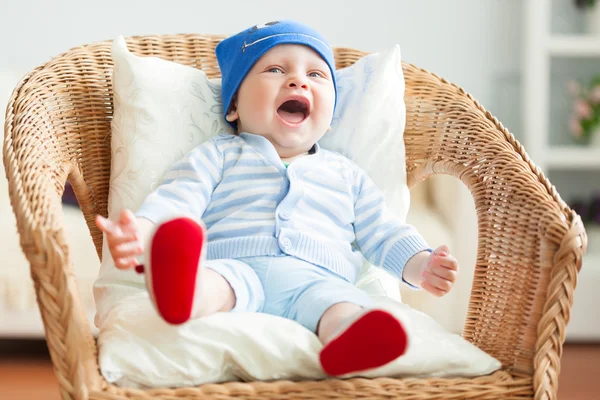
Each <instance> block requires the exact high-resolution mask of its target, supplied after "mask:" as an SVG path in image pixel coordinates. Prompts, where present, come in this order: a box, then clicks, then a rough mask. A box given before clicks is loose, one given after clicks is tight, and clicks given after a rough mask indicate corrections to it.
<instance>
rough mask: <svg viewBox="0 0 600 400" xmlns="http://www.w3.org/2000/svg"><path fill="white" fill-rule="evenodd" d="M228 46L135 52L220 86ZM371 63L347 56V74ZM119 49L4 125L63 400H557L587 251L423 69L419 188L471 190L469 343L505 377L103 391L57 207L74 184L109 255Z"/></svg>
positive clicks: (41, 84)
mask: <svg viewBox="0 0 600 400" xmlns="http://www.w3.org/2000/svg"><path fill="white" fill-rule="evenodd" d="M222 38H223V37H222V36H211V35H171V36H146V37H134V38H129V39H128V46H129V48H130V49H131V50H132V51H133V52H134V53H137V54H139V55H148V56H158V57H161V58H164V59H167V60H171V61H175V62H179V63H182V64H185V65H190V66H194V67H197V68H202V69H203V70H204V71H205V72H206V73H207V74H208V75H209V76H211V77H214V76H218V75H219V69H218V65H217V62H216V59H215V56H214V47H215V46H216V45H217V43H218V42H219V41H220V40H221V39H222ZM365 54H366V53H364V52H360V51H357V50H353V49H343V48H338V49H336V63H337V67H338V68H342V67H346V66H348V65H351V64H352V63H354V62H355V61H356V60H358V59H359V58H360V57H362V56H364V55H365ZM112 68H113V66H112V61H111V57H110V42H102V43H97V44H93V45H88V46H83V47H79V48H75V49H72V50H70V51H68V52H66V53H64V54H62V55H60V56H58V57H56V58H55V59H53V60H52V61H50V62H49V63H47V64H46V65H44V66H41V67H39V68H37V69H35V70H33V71H32V72H31V73H29V74H28V75H27V76H25V77H24V78H23V80H22V81H21V82H20V83H19V85H18V86H17V88H16V89H15V91H14V93H13V95H12V97H11V99H10V101H9V104H8V108H7V112H6V124H5V141H4V149H3V150H4V163H5V170H6V174H7V177H8V179H9V190H10V197H11V203H12V206H13V209H14V212H15V214H16V217H17V224H18V229H19V233H20V238H21V246H22V248H23V251H24V252H25V254H26V256H27V258H28V260H29V262H30V264H31V275H32V278H33V280H34V283H35V288H36V293H37V300H38V304H39V307H40V310H41V314H42V318H43V321H44V325H45V329H46V337H47V341H48V345H49V348H50V352H51V355H52V360H53V363H54V365H55V371H56V375H57V377H58V379H59V383H60V387H61V394H62V397H63V398H65V399H66V398H75V399H86V398H93V399H122V398H135V399H147V398H150V397H152V396H158V397H162V398H169V399H182V398H215V399H230V398H247V399H292V398H295V399H317V398H318V399H321V398H331V399H341V398H348V397H356V398H369V399H379V398H381V399H384V398H407V399H434V398H444V399H466V398H486V399H488V398H489V399H492V398H503V399H509V398H536V399H555V398H556V391H557V385H558V373H559V370H560V357H561V353H562V343H563V342H564V338H565V327H566V324H567V322H568V320H569V310H570V307H571V305H572V302H573V290H574V287H575V285H576V282H577V274H578V271H579V269H580V268H581V260H582V256H583V254H584V253H585V247H586V243H587V238H586V235H585V230H584V228H583V224H582V222H581V219H580V218H579V216H578V215H576V214H575V213H574V212H572V211H571V210H570V209H569V208H568V207H567V205H566V204H565V203H564V202H563V201H562V200H561V199H560V197H559V195H558V194H557V193H556V190H555V189H554V187H553V186H552V185H551V183H550V182H549V181H548V180H547V179H546V178H545V177H544V176H543V174H542V173H541V172H540V171H539V169H538V168H537V167H536V166H535V165H534V164H533V163H532V162H531V160H530V159H529V157H528V156H527V154H526V152H525V151H524V149H523V148H522V146H521V145H520V144H519V143H518V142H517V141H516V140H515V138H514V137H513V136H512V135H511V134H510V133H509V132H508V131H507V130H506V129H505V128H504V127H503V126H502V125H501V124H500V123H499V122H498V121H497V120H496V119H495V118H494V117H493V116H492V115H491V114H490V113H489V112H487V111H486V110H485V109H484V108H483V107H482V106H481V105H480V104H478V103H477V101H476V100H475V99H473V98H472V97H471V96H470V95H469V94H467V93H465V92H464V91H463V90H462V89H461V88H459V87H457V86H455V85H452V84H450V83H448V82H446V81H445V80H443V79H442V78H440V77H437V76H435V75H433V74H431V73H429V72H427V71H425V70H422V69H419V68H417V67H415V66H413V65H409V64H403V69H404V73H405V78H406V105H407V127H406V132H405V142H406V151H407V170H408V179H409V186H411V187H412V186H414V185H415V184H416V183H417V182H419V181H421V180H423V179H426V178H427V177H428V176H430V175H432V174H440V173H441V174H449V175H452V176H455V177H457V178H458V179H460V180H461V181H462V182H463V183H464V184H465V185H466V186H467V187H468V188H469V190H470V192H471V193H472V195H473V197H474V200H475V205H476V209H477V215H478V228H479V243H478V253H477V265H476V269H475V277H474V282H473V288H472V293H471V299H470V303H469V312H468V316H467V322H466V325H465V328H464V331H463V336H464V337H465V338H466V339H467V340H469V341H471V342H472V343H474V344H475V345H477V346H478V347H480V348H481V349H483V350H485V351H487V352H488V353H490V354H491V355H493V356H495V357H497V358H498V359H499V360H500V361H502V363H503V370H502V371H498V372H496V373H494V374H492V375H490V376H487V377H480V378H476V379H412V378H411V379H388V378H380V379H373V380H365V379H352V380H347V381H340V380H327V381H320V382H296V383H292V382H271V383H263V382H256V383H230V384H222V385H204V386H202V387H200V388H187V389H177V390H169V389H165V390H152V391H139V390H126V389H120V388H117V387H114V386H113V385H110V384H108V383H107V382H106V380H105V379H104V378H103V377H102V376H101V375H100V373H99V370H98V361H97V349H96V344H95V341H94V339H93V336H92V334H91V329H90V327H89V325H88V323H87V320H86V318H85V314H84V311H83V308H82V306H81V301H80V299H79V297H78V295H77V292H76V290H75V287H76V284H77V283H76V281H75V279H74V276H73V270H72V265H71V260H70V256H69V247H68V243H66V241H65V234H64V228H63V221H62V215H61V207H60V195H61V194H62V192H63V190H64V184H65V181H66V179H69V181H70V182H71V183H72V185H73V187H74V189H75V192H76V194H77V197H78V200H79V202H80V204H81V206H82V209H83V211H84V214H85V218H86V221H87V223H88V227H89V228H90V232H91V237H92V239H93V240H94V244H95V246H96V249H97V252H98V255H100V253H101V249H102V235H101V233H100V232H99V231H98V230H97V228H96V227H95V225H94V222H93V218H94V216H95V215H96V214H101V215H106V214H107V199H108V183H109V177H110V120H111V117H112V85H111V73H112Z"/></svg>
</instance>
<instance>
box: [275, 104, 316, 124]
mask: <svg viewBox="0 0 600 400" xmlns="http://www.w3.org/2000/svg"><path fill="white" fill-rule="evenodd" d="M309 113H310V111H309V109H308V103H307V102H304V101H302V100H288V101H285V102H284V103H283V104H282V105H281V106H279V108H278V109H277V114H279V116H280V117H281V118H282V119H283V120H284V121H286V122H289V123H291V124H298V123H300V122H302V121H304V120H305V119H306V117H308V114H309Z"/></svg>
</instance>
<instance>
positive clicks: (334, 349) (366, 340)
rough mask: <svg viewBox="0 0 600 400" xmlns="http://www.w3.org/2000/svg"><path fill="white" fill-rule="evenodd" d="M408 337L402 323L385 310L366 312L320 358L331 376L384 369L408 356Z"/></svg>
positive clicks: (327, 347) (329, 344)
mask: <svg viewBox="0 0 600 400" xmlns="http://www.w3.org/2000/svg"><path fill="white" fill-rule="evenodd" d="M407 344H408V337H407V335H406V331H405V329H404V327H403V326H402V323H401V322H400V321H398V319H396V317H394V316H393V315H392V314H390V313H389V312H387V311H383V310H371V311H367V312H366V313H365V314H363V315H362V316H361V317H359V318H358V319H357V320H356V321H354V322H353V323H352V324H351V325H350V326H349V327H348V328H346V329H345V330H344V331H343V332H342V333H341V334H339V335H338V336H337V337H336V338H335V339H333V340H332V341H330V342H329V343H327V345H325V347H324V348H323V350H321V354H320V355H319V357H320V360H321V366H322V367H323V370H324V371H325V373H327V374H328V375H331V376H341V375H345V374H349V373H352V372H358V371H365V370H369V369H373V368H377V367H381V366H383V365H385V364H387V363H389V362H390V361H393V360H395V359H396V358H398V357H400V356H401V355H403V354H404V353H405V352H406V348H407Z"/></svg>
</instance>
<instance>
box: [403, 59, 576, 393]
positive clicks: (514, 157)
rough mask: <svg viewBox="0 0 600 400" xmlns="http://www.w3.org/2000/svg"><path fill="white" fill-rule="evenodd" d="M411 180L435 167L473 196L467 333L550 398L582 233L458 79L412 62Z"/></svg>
mask: <svg viewBox="0 0 600 400" xmlns="http://www.w3.org/2000/svg"><path fill="white" fill-rule="evenodd" d="M403 68H404V74H405V77H406V82H407V85H406V94H405V100H406V106H407V112H406V115H407V124H406V131H405V142H406V156H407V178H408V184H409V187H412V186H414V185H415V184H416V183H417V182H420V181H421V180H424V179H426V178H427V177H429V176H430V175H434V174H447V175H452V176H454V177H456V178H458V179H460V180H461V181H462V182H463V183H464V184H465V185H466V187H467V188H468V189H469V191H470V193H471V194H472V196H473V200H474V203H475V209H476V213H477V221H478V251H477V261H476V265H475V273H474V279H473V287H472V290H471V297H470V302H469V311H468V315H467V320H466V324H465V327H464V329H463V336H464V337H465V338H466V339H467V340H469V341H471V342H473V343H474V344H476V345H477V346H478V347H480V348H481V349H483V350H484V351H486V352H488V353H489V354H491V355H493V356H495V357H497V358H498V359H499V360H500V361H501V362H502V363H503V365H504V368H506V369H508V370H511V371H513V372H514V373H521V374H527V375H530V376H531V375H533V382H534V391H535V393H536V398H543V397H544V395H547V396H548V398H554V396H555V393H556V389H557V382H556V376H557V375H558V371H559V369H560V355H561V353H562V343H563V342H564V338H565V325H566V323H567V322H568V320H569V310H570V307H571V304H572V301H573V290H574V288H575V285H576V282H577V273H578V271H579V269H580V268H581V261H582V256H583V254H584V252H585V248H586V243H587V238H586V235H585V230H584V228H583V224H582V222H581V219H580V218H579V216H578V215H577V214H575V213H574V212H573V211H571V210H570V209H569V207H568V206H567V205H566V204H565V203H564V202H563V201H562V199H561V198H560V196H559V195H558V193H557V192H556V190H555V188H554V187H553V186H552V184H551V183H550V182H549V181H548V180H547V179H546V178H545V177H544V175H543V174H542V173H541V171H540V170H539V168H538V167H537V166H536V165H534V163H533V162H532V161H531V160H530V159H529V157H528V155H527V154H526V152H525V150H524V149H523V147H522V146H521V145H520V144H519V143H518V142H517V140H515V138H514V137H513V135H512V134H510V132H508V131H507V130H506V129H505V128H504V127H503V126H502V125H501V124H500V123H499V122H498V121H497V120H496V119H495V118H494V117H493V116H492V115H491V114H490V113H489V112H488V111H486V110H485V109H484V108H483V107H482V106H481V105H480V104H478V103H477V101H475V100H474V99H473V98H472V96H470V95H469V94H467V93H465V92H464V90H462V89H461V88H459V87H457V86H455V85H453V84H450V83H448V82H446V81H444V80H443V79H441V78H439V77H437V76H435V75H433V74H431V73H429V72H427V71H424V70H422V69H419V68H417V67H415V66H412V65H409V64H403Z"/></svg>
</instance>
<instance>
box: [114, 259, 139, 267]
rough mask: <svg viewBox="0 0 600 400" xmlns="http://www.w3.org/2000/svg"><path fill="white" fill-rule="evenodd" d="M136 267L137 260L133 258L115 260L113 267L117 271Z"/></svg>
mask: <svg viewBox="0 0 600 400" xmlns="http://www.w3.org/2000/svg"><path fill="white" fill-rule="evenodd" d="M136 265H137V260H136V259H135V258H133V257H128V258H115V267H117V268H118V269H129V268H133V267H135V266H136Z"/></svg>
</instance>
